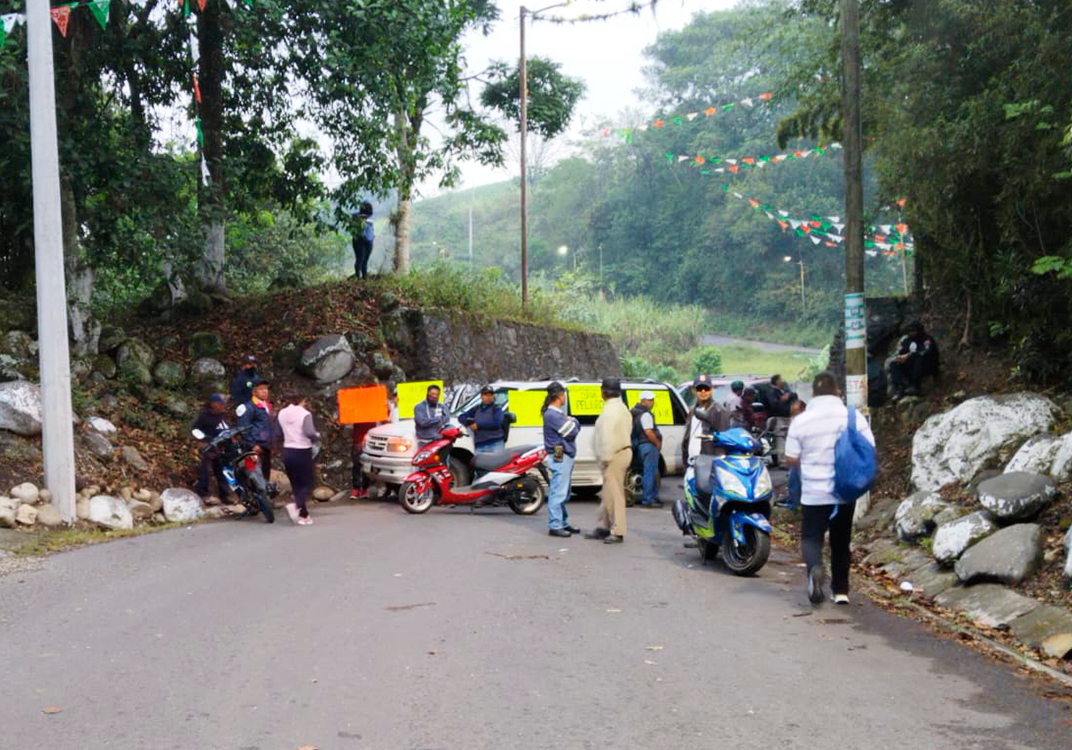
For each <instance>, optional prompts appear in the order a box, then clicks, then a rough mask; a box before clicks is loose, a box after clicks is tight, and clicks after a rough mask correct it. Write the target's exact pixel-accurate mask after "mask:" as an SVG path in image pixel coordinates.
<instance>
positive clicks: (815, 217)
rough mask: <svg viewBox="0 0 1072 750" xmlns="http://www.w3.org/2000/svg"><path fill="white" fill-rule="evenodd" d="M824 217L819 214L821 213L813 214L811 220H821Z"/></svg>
mask: <svg viewBox="0 0 1072 750" xmlns="http://www.w3.org/2000/svg"><path fill="white" fill-rule="evenodd" d="M822 218H823V217H821V216H819V214H812V215H811V220H812V221H821V220H822Z"/></svg>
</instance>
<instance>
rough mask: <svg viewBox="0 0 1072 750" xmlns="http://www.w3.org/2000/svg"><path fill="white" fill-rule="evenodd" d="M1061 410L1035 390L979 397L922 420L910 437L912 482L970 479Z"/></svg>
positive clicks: (921, 485)
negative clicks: (924, 420)
mask: <svg viewBox="0 0 1072 750" xmlns="http://www.w3.org/2000/svg"><path fill="white" fill-rule="evenodd" d="M1058 413H1059V409H1058V408H1057V405H1056V404H1054V403H1053V402H1052V401H1051V400H1050V399H1048V398H1046V397H1045V396H1040V395H1038V394H1035V393H1014V394H1010V395H1006V396H980V397H978V398H973V399H969V400H967V401H965V402H964V403H962V404H959V405H958V406H955V407H954V408H952V409H950V410H949V411H947V412H944V413H942V414H936V415H935V416H933V417H931V418H930V419H928V420H927V421H926V422H924V423H923V426H922V427H920V428H919V430H917V431H916V434H915V436H914V437H913V438H912V484H913V485H914V486H915V487H916V488H917V489H920V490H936V489H939V488H940V487H944V486H946V485H948V484H953V483H954V482H967V481H968V480H970V479H971V478H972V477H973V476H975V474H976V472H978V471H979V470H980V469H982V468H984V467H985V466H986V465H987V464H988V463H992V462H995V461H999V460H1001V459H1002V457H1003V455H1005V454H1007V453H1009V452H1011V451H1013V450H1014V449H1016V448H1018V447H1019V446H1020V445H1021V444H1022V443H1023V442H1024V441H1026V440H1027V439H1028V438H1030V437H1034V436H1035V435H1038V434H1040V433H1044V432H1047V431H1048V430H1049V429H1050V427H1052V426H1053V423H1054V420H1055V419H1056V418H1057V415H1058Z"/></svg>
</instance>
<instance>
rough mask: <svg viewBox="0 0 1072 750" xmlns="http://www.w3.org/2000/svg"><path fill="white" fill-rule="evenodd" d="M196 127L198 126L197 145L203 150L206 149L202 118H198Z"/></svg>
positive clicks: (195, 121) (195, 122)
mask: <svg viewBox="0 0 1072 750" xmlns="http://www.w3.org/2000/svg"><path fill="white" fill-rule="evenodd" d="M194 125H196V126H197V145H198V146H200V147H201V148H204V147H205V134H204V133H202V132H201V118H200V117H198V118H197V119H196V120H194Z"/></svg>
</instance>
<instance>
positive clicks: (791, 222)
mask: <svg viewBox="0 0 1072 750" xmlns="http://www.w3.org/2000/svg"><path fill="white" fill-rule="evenodd" d="M789 226H791V227H793V229H797V228H799V227H800V222H799V221H797V220H796V219H790V220H789Z"/></svg>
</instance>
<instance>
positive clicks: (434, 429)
mask: <svg viewBox="0 0 1072 750" xmlns="http://www.w3.org/2000/svg"><path fill="white" fill-rule="evenodd" d="M413 421H414V422H415V423H416V425H417V447H418V448H421V447H423V446H425V445H428V443H430V442H432V441H433V440H436V439H438V438H439V431H440V430H442V429H443V428H444V427H446V426H447V425H448V424H450V412H449V411H447V409H446V408H445V407H444V406H443V405H442V404H441V403H439V386H438V385H430V386H428V391H427V392H426V393H425V397H424V401H421V402H420V403H419V404H417V405H416V406H414V407H413Z"/></svg>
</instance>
